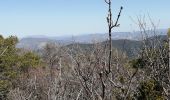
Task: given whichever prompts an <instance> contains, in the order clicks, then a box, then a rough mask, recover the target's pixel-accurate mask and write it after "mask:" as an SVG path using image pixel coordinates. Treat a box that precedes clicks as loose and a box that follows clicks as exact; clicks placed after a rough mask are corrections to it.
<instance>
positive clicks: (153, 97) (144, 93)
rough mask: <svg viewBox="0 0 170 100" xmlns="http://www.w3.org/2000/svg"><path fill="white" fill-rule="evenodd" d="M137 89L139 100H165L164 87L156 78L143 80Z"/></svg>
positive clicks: (136, 95)
mask: <svg viewBox="0 0 170 100" xmlns="http://www.w3.org/2000/svg"><path fill="white" fill-rule="evenodd" d="M137 89H138V90H137V93H136V94H135V98H136V99H137V100H164V97H163V88H162V86H161V85H160V84H159V82H157V81H155V80H152V79H151V80H148V81H144V82H141V83H140V85H139V87H138V88H137Z"/></svg>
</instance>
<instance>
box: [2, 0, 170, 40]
mask: <svg viewBox="0 0 170 100" xmlns="http://www.w3.org/2000/svg"><path fill="white" fill-rule="evenodd" d="M112 2H113V4H112V10H113V17H116V16H117V13H118V11H119V7H120V6H123V7H124V9H123V12H122V16H121V18H120V22H119V23H120V24H121V25H120V27H118V28H116V29H115V30H114V31H134V30H138V29H137V26H136V25H135V23H134V22H133V21H132V20H131V19H130V17H132V18H133V19H134V20H136V17H137V16H139V15H142V16H143V15H146V16H147V14H148V13H149V15H150V17H151V18H152V19H153V21H154V22H155V23H158V22H159V20H160V24H159V28H168V27H170V13H169V10H170V6H169V5H170V0H112ZM106 15H107V5H106V4H105V2H104V0H0V34H2V35H4V36H9V35H17V36H18V37H25V36H32V35H45V36H63V35H79V34H89V33H106V32H107V23H106Z"/></svg>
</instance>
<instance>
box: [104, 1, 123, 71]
mask: <svg viewBox="0 0 170 100" xmlns="http://www.w3.org/2000/svg"><path fill="white" fill-rule="evenodd" d="M105 2H106V3H107V4H108V6H109V10H108V16H107V23H108V29H109V50H110V51H109V65H108V66H109V68H108V73H110V72H111V70H110V69H111V63H112V62H111V59H112V29H113V28H114V27H119V25H120V24H118V21H119V18H120V15H121V11H122V10H123V7H122V6H121V7H120V11H119V14H118V16H117V19H116V21H115V23H114V22H113V19H112V9H111V7H112V1H111V0H105Z"/></svg>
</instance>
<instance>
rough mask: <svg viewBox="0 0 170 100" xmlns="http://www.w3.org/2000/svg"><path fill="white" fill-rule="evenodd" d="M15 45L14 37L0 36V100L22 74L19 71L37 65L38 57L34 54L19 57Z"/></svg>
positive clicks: (15, 39)
mask: <svg viewBox="0 0 170 100" xmlns="http://www.w3.org/2000/svg"><path fill="white" fill-rule="evenodd" d="M17 43H18V38H17V37H15V36H10V37H8V38H3V36H0V99H4V98H5V95H6V93H7V92H8V89H9V88H11V87H12V86H13V85H12V84H13V82H14V81H15V79H16V78H17V77H18V76H19V75H20V73H21V72H22V70H21V69H23V68H26V69H28V68H29V67H33V66H37V65H38V64H39V57H38V56H36V55H35V54H34V53H31V52H28V53H25V54H24V55H20V52H19V51H20V50H19V49H17V48H16V44H17Z"/></svg>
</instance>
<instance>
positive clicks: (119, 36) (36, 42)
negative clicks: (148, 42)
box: [17, 29, 167, 50]
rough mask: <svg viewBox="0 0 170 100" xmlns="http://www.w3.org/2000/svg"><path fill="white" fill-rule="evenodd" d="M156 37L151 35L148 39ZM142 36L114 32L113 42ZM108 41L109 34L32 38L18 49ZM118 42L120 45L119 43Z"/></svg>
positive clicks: (26, 39) (20, 43)
mask: <svg viewBox="0 0 170 100" xmlns="http://www.w3.org/2000/svg"><path fill="white" fill-rule="evenodd" d="M157 33H158V34H157V35H166V33H167V30H166V29H162V30H157ZM152 36H154V33H153V34H149V35H148V37H152ZM141 38H142V35H141V33H140V32H139V31H137V32H114V33H112V40H116V41H119V42H120V40H131V41H140V40H141ZM107 40H108V33H105V34H86V35H78V36H65V37H64V36H63V37H47V36H30V37H25V38H22V39H20V41H19V43H18V44H17V47H18V48H25V49H30V50H37V49H40V48H42V47H43V46H44V45H46V44H47V43H57V44H61V45H68V44H72V43H83V44H92V43H96V42H104V41H107ZM119 42H118V43H119Z"/></svg>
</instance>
